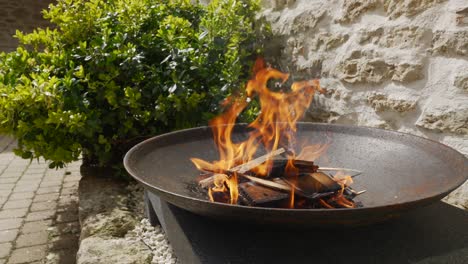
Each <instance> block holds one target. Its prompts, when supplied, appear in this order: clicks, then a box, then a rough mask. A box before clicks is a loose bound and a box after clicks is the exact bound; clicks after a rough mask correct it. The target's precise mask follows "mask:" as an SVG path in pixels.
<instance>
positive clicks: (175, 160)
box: [124, 123, 468, 227]
mask: <svg viewBox="0 0 468 264" xmlns="http://www.w3.org/2000/svg"><path fill="white" fill-rule="evenodd" d="M248 130H249V129H248V128H247V127H246V125H244V124H238V125H236V128H235V131H234V137H235V138H239V139H243V138H245V137H246V135H247V132H248ZM296 137H297V139H298V141H300V140H307V141H310V142H320V140H321V139H323V138H326V137H329V138H331V139H332V143H331V146H330V148H329V149H328V152H327V155H326V156H324V157H321V158H320V159H319V160H318V161H317V164H320V165H321V166H327V164H333V166H336V167H347V168H355V169H359V170H360V171H363V174H362V175H360V176H358V178H357V179H356V180H355V183H354V184H353V187H354V188H355V189H357V190H359V189H366V190H367V192H366V193H365V194H362V195H361V196H359V197H358V199H357V201H359V202H361V203H362V205H363V207H361V208H346V209H343V208H340V209H279V208H261V207H247V206H241V205H230V204H223V203H214V202H210V201H209V200H208V199H207V198H206V197H205V195H204V194H203V193H201V192H198V191H197V190H196V188H195V187H194V186H196V178H197V176H198V175H199V171H198V170H197V169H196V168H195V166H194V165H193V164H192V162H191V161H190V158H191V157H202V158H204V159H205V160H215V159H216V158H217V155H218V152H217V150H216V147H215V145H214V143H213V137H212V132H211V128H210V127H199V128H193V129H187V130H181V131H176V132H172V133H168V134H164V135H160V136H156V137H154V138H151V139H148V140H146V141H144V142H142V143H140V144H138V145H136V146H135V147H133V148H132V149H131V150H130V151H129V152H128V153H127V155H126V156H125V159H124V165H125V168H126V169H127V171H128V172H129V173H130V175H132V176H133V177H134V178H135V179H136V180H137V181H139V182H140V183H142V184H143V185H144V186H145V188H146V189H147V190H149V191H151V192H153V193H155V194H156V195H158V196H159V197H160V198H161V199H163V200H165V201H167V202H169V203H171V204H173V205H175V206H177V207H180V208H182V209H186V210H188V211H191V212H193V213H196V214H199V215H204V216H209V217H213V218H217V219H225V220H231V221H232V220H233V221H244V222H249V223H255V224H282V225H288V226H321V227H326V226H328V227H330V226H343V225H365V224H369V223H373V222H378V221H383V220H387V219H392V218H395V217H397V216H399V215H400V214H401V213H403V212H404V211H407V210H410V209H413V208H416V207H420V206H424V205H428V204H430V203H433V202H435V201H437V200H440V199H441V198H443V197H444V196H445V195H447V194H448V193H450V192H451V191H452V190H454V189H455V188H456V187H458V186H460V185H461V184H462V183H463V182H465V181H466V179H467V177H468V160H467V158H465V157H464V156H463V155H462V154H460V153H458V152H457V151H455V150H453V149H451V148H449V147H447V146H445V145H443V144H440V143H438V142H435V141H431V140H428V139H424V138H421V137H417V136H414V135H410V134H405V133H399V132H393V131H387V130H382V129H376V128H367V127H356V126H346V125H331V124H315V123H299V124H298V132H297V135H296Z"/></svg>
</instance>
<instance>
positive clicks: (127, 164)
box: [123, 122, 468, 213]
mask: <svg viewBox="0 0 468 264" xmlns="http://www.w3.org/2000/svg"><path fill="white" fill-rule="evenodd" d="M301 124H313V125H314V126H318V127H335V128H344V129H346V128H348V129H366V130H370V131H372V130H377V131H382V132H383V133H388V134H394V135H401V136H406V137H408V136H409V137H413V138H415V139H417V140H420V141H430V142H432V143H435V144H437V145H438V146H439V147H440V148H443V149H445V150H447V151H450V152H452V153H453V154H454V155H457V156H459V157H460V158H462V159H463V160H465V163H468V158H467V157H465V156H464V155H463V154H461V153H460V152H458V151H456V150H454V149H453V148H451V147H448V146H446V145H444V144H442V143H440V142H438V141H435V140H431V139H427V138H423V137H420V136H416V135H413V134H409V133H403V132H398V131H392V130H386V129H380V128H373V127H365V126H353V125H339V124H323V123H310V122H298V125H299V126H300V125H301ZM238 125H241V126H242V125H246V124H243V123H241V124H238ZM200 129H206V130H207V131H211V130H210V127H209V126H202V127H195V128H189V129H183V130H177V131H173V132H169V133H165V134H162V135H158V136H155V137H152V138H149V139H147V140H145V141H143V142H140V143H139V144H137V145H135V146H134V147H133V148H132V149H130V150H129V151H128V152H127V153H126V154H125V157H124V160H123V161H124V166H125V168H126V170H127V172H128V173H129V174H130V175H131V176H132V177H133V178H135V179H136V180H137V181H138V182H140V183H142V184H143V185H144V186H145V187H146V188H149V189H150V190H153V191H155V192H156V193H163V194H165V195H170V196H176V197H179V198H182V199H188V200H191V201H193V202H198V203H203V204H206V205H208V206H209V205H210V204H211V205H213V204H216V205H219V206H225V207H228V208H229V207H230V208H238V209H242V208H249V209H255V210H258V211H269V212H271V211H276V212H290V213H293V212H317V213H324V212H325V213H333V212H345V211H363V210H364V211H366V210H378V209H385V208H394V207H396V206H400V205H404V206H405V207H408V206H411V205H413V204H414V205H416V204H420V203H424V202H426V201H431V200H434V199H435V198H436V197H440V198H442V197H444V196H446V195H447V194H449V193H450V192H452V191H453V190H455V189H456V188H457V187H459V186H460V185H462V184H463V183H464V182H465V181H467V179H468V174H467V175H466V176H465V177H464V178H465V179H463V180H461V181H460V182H457V184H456V185H454V187H452V188H448V189H446V190H443V191H441V192H440V193H439V194H437V195H432V196H425V197H421V198H420V199H418V200H414V201H406V202H400V203H393V204H389V205H383V206H365V207H359V208H334V209H286V208H273V207H250V206H243V205H233V204H225V203H218V202H211V201H208V200H202V199H198V198H194V197H190V196H185V195H180V194H177V193H174V192H171V191H169V190H164V189H161V188H158V187H155V186H153V185H152V184H150V183H148V182H147V181H144V180H143V179H141V178H140V177H139V176H137V173H136V172H135V171H134V170H133V169H132V166H131V165H130V157H131V156H132V155H133V154H134V153H135V152H138V151H139V150H140V149H141V148H143V147H144V146H145V145H146V144H148V143H149V142H151V141H156V140H160V139H161V138H164V137H167V136H174V135H178V134H183V133H188V132H190V131H192V130H200ZM348 129H347V131H348Z"/></svg>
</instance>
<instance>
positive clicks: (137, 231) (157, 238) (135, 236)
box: [125, 184, 177, 264]
mask: <svg viewBox="0 0 468 264" xmlns="http://www.w3.org/2000/svg"><path fill="white" fill-rule="evenodd" d="M127 190H128V191H129V194H130V195H131V199H132V200H133V202H134V204H133V206H132V207H133V209H134V210H135V213H136V214H139V215H141V216H142V219H141V221H140V223H139V224H138V225H137V226H135V228H134V229H133V230H131V231H129V232H128V233H127V234H126V235H125V239H126V240H130V241H141V242H143V243H144V244H145V245H146V246H147V247H148V248H149V249H150V250H151V251H152V253H153V260H152V261H151V263H152V264H175V263H176V262H177V258H176V256H175V255H174V253H173V251H172V247H171V245H170V243H169V241H168V240H167V238H166V234H165V233H164V230H163V229H162V227H161V226H160V225H157V226H151V224H150V222H149V220H148V219H147V218H143V215H144V209H143V208H144V201H143V188H142V187H141V186H140V185H139V184H130V185H129V186H127Z"/></svg>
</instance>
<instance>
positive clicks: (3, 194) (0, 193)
mask: <svg viewBox="0 0 468 264" xmlns="http://www.w3.org/2000/svg"><path fill="white" fill-rule="evenodd" d="M10 194H11V190H0V197H3V198H7V197H8V196H9V195H10Z"/></svg>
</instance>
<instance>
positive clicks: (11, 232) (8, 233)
mask: <svg viewBox="0 0 468 264" xmlns="http://www.w3.org/2000/svg"><path fill="white" fill-rule="evenodd" d="M18 230H19V229H8V230H2V231H0V243H5V242H10V241H13V240H15V238H16V236H17V235H18Z"/></svg>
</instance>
